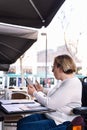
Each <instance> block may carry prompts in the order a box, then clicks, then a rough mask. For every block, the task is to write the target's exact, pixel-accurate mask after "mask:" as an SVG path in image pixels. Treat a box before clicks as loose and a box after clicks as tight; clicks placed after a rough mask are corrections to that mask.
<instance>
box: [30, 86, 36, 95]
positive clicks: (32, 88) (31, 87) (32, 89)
mask: <svg viewBox="0 0 87 130" xmlns="http://www.w3.org/2000/svg"><path fill="white" fill-rule="evenodd" d="M35 91H36V89H35V87H34V86H33V85H28V94H30V95H31V96H33V93H34V92H35Z"/></svg>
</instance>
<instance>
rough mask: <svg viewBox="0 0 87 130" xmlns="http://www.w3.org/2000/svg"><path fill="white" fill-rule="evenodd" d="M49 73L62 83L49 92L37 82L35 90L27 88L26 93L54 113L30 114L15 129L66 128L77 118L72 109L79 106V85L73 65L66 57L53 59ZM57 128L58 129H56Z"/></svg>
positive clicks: (45, 129) (60, 56)
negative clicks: (69, 122) (68, 122)
mask: <svg viewBox="0 0 87 130" xmlns="http://www.w3.org/2000/svg"><path fill="white" fill-rule="evenodd" d="M52 72H53V73H54V76H55V78H56V79H57V80H60V81H61V82H60V83H59V82H58V84H57V85H56V86H55V87H54V88H53V89H51V90H49V91H47V90H46V88H42V87H41V86H40V84H39V83H38V82H37V85H35V87H34V86H33V85H29V86H28V88H29V89H28V93H29V94H30V95H32V96H34V97H35V98H36V99H37V100H38V102H40V103H41V104H42V105H44V106H46V107H48V108H51V109H54V110H55V112H50V113H45V114H33V115H30V116H27V117H24V118H23V119H21V120H19V121H18V124H17V130H24V129H26V130H49V129H55V128H56V127H57V128H59V129H60V127H63V128H64V129H66V125H65V124H67V123H66V122H67V121H72V120H73V119H74V118H75V117H76V115H74V114H73V112H72V109H73V108H75V107H80V106H81V93H82V85H81V82H80V80H79V79H78V78H77V77H76V76H75V72H76V65H75V63H74V61H73V60H72V58H71V57H70V56H68V55H59V56H57V57H55V59H54V63H53V68H52ZM59 129H58V130H59Z"/></svg>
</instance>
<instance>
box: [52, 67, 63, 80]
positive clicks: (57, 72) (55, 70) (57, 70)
mask: <svg viewBox="0 0 87 130" xmlns="http://www.w3.org/2000/svg"><path fill="white" fill-rule="evenodd" d="M52 72H53V73H54V76H55V78H56V79H57V80H60V79H61V69H60V68H59V67H57V66H56V65H54V66H53V68H52Z"/></svg>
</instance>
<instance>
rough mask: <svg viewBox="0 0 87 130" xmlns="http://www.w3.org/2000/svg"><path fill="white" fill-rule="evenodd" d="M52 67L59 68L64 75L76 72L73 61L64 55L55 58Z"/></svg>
mask: <svg viewBox="0 0 87 130" xmlns="http://www.w3.org/2000/svg"><path fill="white" fill-rule="evenodd" d="M54 65H55V66H57V67H59V68H61V69H62V70H63V72H64V73H66V74H71V73H73V72H76V70H77V68H76V65H75V63H74V61H73V59H72V58H71V57H70V56H69V55H66V54H65V55H59V56H57V57H55V59H54Z"/></svg>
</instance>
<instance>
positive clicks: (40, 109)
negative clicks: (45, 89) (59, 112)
mask: <svg viewBox="0 0 87 130" xmlns="http://www.w3.org/2000/svg"><path fill="white" fill-rule="evenodd" d="M0 102H1V103H0V104H1V105H0V111H1V116H2V118H3V119H2V120H1V124H2V125H1V129H0V130H4V123H3V122H4V116H7V115H8V116H9V115H19V114H33V113H46V112H54V110H52V109H49V108H47V107H44V106H42V105H41V104H40V103H38V102H36V101H34V100H0Z"/></svg>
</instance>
